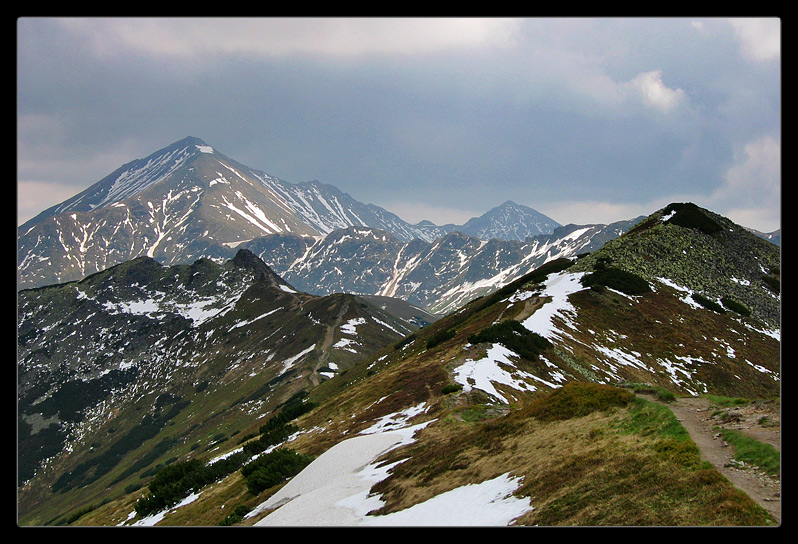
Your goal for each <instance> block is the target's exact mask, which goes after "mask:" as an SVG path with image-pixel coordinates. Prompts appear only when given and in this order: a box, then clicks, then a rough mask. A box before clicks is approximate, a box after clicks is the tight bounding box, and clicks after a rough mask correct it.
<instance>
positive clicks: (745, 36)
mask: <svg viewBox="0 0 798 544" xmlns="http://www.w3.org/2000/svg"><path fill="white" fill-rule="evenodd" d="M730 23H731V25H732V26H733V27H734V30H735V32H736V35H737V40H738V41H739V42H740V50H741V51H742V53H743V55H744V56H745V57H746V58H748V59H750V60H754V61H772V60H780V58H781V20H780V19H731V20H730Z"/></svg>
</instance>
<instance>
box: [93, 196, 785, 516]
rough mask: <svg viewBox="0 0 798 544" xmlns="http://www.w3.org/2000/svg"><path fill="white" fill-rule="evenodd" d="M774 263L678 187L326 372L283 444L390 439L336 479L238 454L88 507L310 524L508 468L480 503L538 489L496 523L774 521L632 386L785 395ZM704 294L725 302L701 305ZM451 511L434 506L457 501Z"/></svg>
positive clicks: (437, 498)
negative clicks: (163, 488) (211, 475)
mask: <svg viewBox="0 0 798 544" xmlns="http://www.w3.org/2000/svg"><path fill="white" fill-rule="evenodd" d="M718 227H720V228H718ZM709 256H711V257H712V259H713V260H714V261H716V262H708V260H707V258H708V257H709ZM638 257H639V258H638ZM779 262H780V257H779V252H778V248H777V247H776V246H773V245H772V244H770V243H768V242H766V241H764V240H761V239H759V238H757V237H755V236H754V235H752V234H750V233H747V232H745V231H744V229H741V228H739V227H737V226H736V225H734V224H732V223H731V222H728V221H727V220H725V219H723V218H721V217H718V216H716V215H715V214H711V213H710V212H708V211H706V210H702V209H699V208H697V207H694V206H692V205H683V204H674V205H671V206H669V207H666V208H664V209H663V210H659V211H657V212H655V213H654V214H652V215H651V216H649V217H648V218H646V219H645V220H644V221H642V222H641V223H640V224H639V225H638V227H637V228H634V229H631V230H630V231H629V232H628V233H626V234H625V235H623V236H621V237H618V238H616V239H615V240H613V241H612V242H610V243H608V244H606V245H605V246H604V247H602V248H601V249H598V250H596V251H594V252H593V253H591V254H589V255H585V256H582V257H580V258H579V259H574V260H572V259H556V260H552V261H549V262H547V263H546V264H544V265H543V266H541V267H538V268H537V269H535V270H533V271H532V272H530V273H528V274H525V275H524V276H522V277H520V278H518V279H517V280H515V281H513V282H512V283H509V284H507V285H505V286H504V287H502V288H501V289H499V290H497V291H495V292H493V293H492V294H490V295H487V296H484V297H482V298H480V299H477V300H474V301H472V302H470V303H469V304H467V305H465V306H463V307H462V308H461V309H459V310H458V311H456V312H453V313H450V314H449V315H447V316H446V317H444V318H442V319H440V320H438V321H436V322H435V323H433V324H431V325H428V326H427V327H424V328H422V329H420V330H418V331H416V332H414V333H412V334H410V335H408V336H406V337H405V338H404V339H403V340H401V341H399V342H396V343H394V344H392V345H389V346H386V347H385V348H384V349H382V350H381V351H380V352H378V353H375V354H374V355H373V356H371V357H369V358H367V359H365V360H363V361H362V362H360V363H357V364H355V365H354V366H352V367H351V368H350V369H349V370H348V372H346V373H340V374H339V375H337V376H336V377H334V378H332V379H330V380H326V381H323V382H321V383H320V384H319V385H318V386H317V387H315V388H314V389H312V390H311V391H310V392H309V396H308V399H309V400H310V401H312V402H313V403H314V404H315V405H316V407H315V408H314V409H313V410H312V411H310V412H309V413H306V414H304V415H302V416H301V417H299V418H297V419H296V420H295V423H296V425H297V426H298V428H299V432H297V433H296V434H294V435H292V436H291V437H290V438H289V439H287V440H285V441H284V442H282V443H281V447H282V448H290V449H292V450H294V451H298V452H301V453H302V454H305V455H309V456H311V457H313V458H316V459H322V455H323V454H325V453H326V452H331V451H333V447H334V446H336V445H348V444H350V443H351V444H355V443H356V442H354V443H353V442H350V441H349V439H350V438H352V439H356V438H358V437H360V438H363V437H365V436H375V437H382V438H384V439H385V440H387V442H384V444H385V445H383V447H382V448H381V449H380V448H378V450H377V451H376V452H374V453H373V454H369V455H367V456H365V457H357V458H355V459H350V460H349V461H350V462H349V463H348V464H351V465H353V466H357V467H358V469H357V471H355V472H353V473H348V472H345V473H343V474H335V475H333V474H329V473H326V475H327V476H328V477H327V478H325V480H324V484H325V485H326V486H327V487H325V485H321V486H319V487H312V486H311V487H306V488H304V489H303V490H300V491H299V492H295V491H292V490H296V487H295V486H291V487H289V485H286V486H285V487H283V486H282V484H280V485H275V486H273V487H271V488H269V489H265V490H263V491H262V492H258V493H255V494H252V493H248V492H247V491H246V484H245V479H244V478H243V476H242V475H241V474H240V473H238V472H237V473H235V474H232V475H230V476H229V477H228V478H225V479H224V480H222V481H219V482H218V483H216V484H212V485H211V486H209V487H208V488H207V489H203V490H202V491H200V492H198V493H197V495H196V496H193V497H192V498H193V502H190V503H189V504H186V505H185V506H182V507H180V508H177V509H174V510H173V511H170V512H169V513H167V514H164V516H163V517H154V518H151V519H149V520H148V519H142V518H136V517H128V515H129V514H131V512H132V511H133V505H134V504H135V502H136V501H137V500H138V498H139V497H141V496H142V495H143V494H142V493H127V494H124V495H122V496H119V497H118V498H117V499H116V500H114V501H111V502H109V503H107V504H105V505H102V506H99V507H97V508H96V509H95V510H93V511H92V512H91V513H90V514H86V515H85V516H83V517H82V518H81V519H80V520H79V521H80V523H84V524H116V523H134V522H138V523H159V524H162V525H171V524H178V525H179V524H209V525H212V524H217V523H220V522H222V521H223V519H225V517H226V515H227V514H226V512H228V511H229V510H230V509H233V508H234V507H235V506H236V505H239V506H241V507H243V510H242V512H249V513H248V514H241V515H239V516H238V517H237V518H235V519H237V521H236V523H239V524H242V525H252V524H255V523H258V524H260V523H264V524H265V523H268V522H269V520H270V519H279V518H271V516H270V513H271V512H272V511H275V512H280V510H281V509H283V508H286V506H288V508H286V510H285V512H290V511H291V510H295V509H296V510H299V511H300V513H301V515H302V516H303V517H302V518H301V519H303V520H308V523H312V522H314V521H316V520H320V521H323V520H325V519H330V518H325V517H323V516H327V515H332V514H333V513H335V514H338V513H340V514H341V515H343V516H344V519H354V520H355V523H359V524H379V523H383V522H384V523H391V522H393V521H394V520H397V521H396V523H398V524H404V523H405V522H399V521H398V520H400V519H401V517H399V512H404V513H405V515H407V516H410V521H411V522H412V520H413V519H414V518H413V517H412V515H413V512H415V511H416V510H414V509H413V507H416V509H417V510H418V511H424V508H431V507H433V506H434V505H435V504H436V503H437V504H440V503H441V502H443V503H444V504H446V505H447V506H448V505H451V504H452V503H449V502H445V500H450V497H451V496H458V495H457V493H458V492H459V493H461V494H460V495H459V496H461V497H463V498H461V499H459V500H461V501H465V500H466V498H465V496H464V495H463V494H464V493H465V492H466V490H470V491H477V490H479V489H483V487H484V488H486V489H489V488H491V486H492V485H494V484H497V483H502V487H501V492H500V493H498V492H497V493H494V494H488V495H484V494H483V495H482V496H478V497H475V496H473V495H471V496H470V497H469V499H468V500H469V501H474V502H469V503H468V504H476V505H478V506H479V505H482V507H483V509H484V510H487V509H490V508H494V507H495V506H497V505H498V504H514V505H518V504H519V503H520V504H522V506H524V508H523V509H521V510H520V511H517V512H516V513H515V514H513V516H511V518H508V519H506V520H504V521H501V522H500V523H501V524H506V523H511V522H512V523H516V524H520V525H591V526H596V525H643V526H654V525H709V526H712V525H727V526H729V525H767V524H771V523H773V521H772V520H770V519H769V518H768V516H767V514H766V513H765V512H764V511H763V510H762V509H761V508H758V507H757V506H756V504H755V503H753V501H752V500H751V499H750V498H749V497H746V496H745V495H743V494H742V493H740V492H739V490H735V489H734V488H733V487H732V486H731V485H730V484H729V483H728V481H726V480H725V479H723V478H722V477H720V476H719V475H718V474H717V473H716V472H714V471H713V470H712V469H711V468H708V467H707V466H706V465H705V464H704V463H703V462H702V461H701V459H700V458H699V456H698V454H697V452H696V450H695V448H694V444H693V443H692V442H691V441H690V440H689V438H687V437H686V435H685V433H684V430H683V429H681V427H680V426H679V423H678V421H676V420H675V418H673V416H672V414H669V412H668V411H667V409H660V408H657V407H656V406H654V405H652V404H651V403H649V402H645V401H642V400H639V399H635V396H634V395H632V394H631V393H629V392H628V391H626V390H625V388H624V387H623V386H627V385H629V384H637V383H645V384H650V385H648V386H647V387H649V388H653V387H657V388H660V389H664V390H667V391H670V392H672V393H675V394H677V395H694V394H704V393H709V394H712V395H725V396H729V397H735V398H737V397H745V398H751V399H772V398H773V397H774V396H778V395H779V394H780V340H779V336H780V330H779V327H780V323H779V322H778V321H776V322H774V321H773V319H772V313H773V308H774V307H778V306H779V305H780V301H779V295H778V294H777V293H776V292H777V291H778V283H779V277H780V273H779V268H778V267H779ZM686 272H689V274H690V275H691V276H692V277H694V278H693V279H694V281H693V282H692V283H690V284H686V283H683V282H684V281H685V279H686V278H687V277H688V276H687V275H685V273H686ZM722 276H725V277H722ZM765 277H767V278H770V279H764V278H765ZM731 278H734V279H731ZM734 286H739V287H740V290H737V288H736V287H734ZM727 289H728V290H729V291H728V292H727V291H726V290H727ZM691 292H693V293H697V294H701V293H703V296H704V297H706V299H717V300H723V299H725V302H722V303H719V304H718V305H717V306H715V305H711V304H706V303H705V304H706V305H701V304H699V303H697V302H695V300H696V299H693V298H692V297H691V296H689V295H690V294H691ZM729 295H732V296H733V298H734V299H735V300H738V301H742V300H745V307H746V308H747V309H748V310H749V311H743V310H742V308H741V307H740V306H738V305H735V304H732V303H731V302H730V301H729V298H728V296H729ZM698 300H704V299H701V298H700V297H698ZM724 304H725V305H728V306H725V307H724V306H723V305H724ZM731 308H734V310H732V309H731ZM680 429H681V431H680ZM392 433H393V434H392ZM402 433H404V434H403V436H404V437H405V438H402V439H399V438H397V434H402ZM391 448H394V449H391ZM367 449H368V448H366V447H365V446H364V447H363V448H360V449H358V448H354V449H351V450H348V451H349V452H350V455H353V456H357V455H359V454H360V453H367V452H366V451H365V450H367ZM224 451H225V452H233V451H235V446H234V445H232V444H231V445H230V446H228V447H227V448H226V449H224ZM196 457H201V455H199V454H197V455H196ZM364 466H365V467H366V468H365V469H364V470H363V471H360V468H362V467H364ZM308 468H309V469H310V467H308ZM342 470H344V469H343V467H342ZM311 473H312V471H310V470H309V472H308V474H311ZM333 476H338V477H341V479H342V481H344V482H346V483H347V485H354V482H356V481H360V480H359V478H365V479H366V483H367V485H366V487H367V489H368V490H369V491H370V494H368V493H367V491H366V490H363V491H362V492H359V493H358V492H356V491H354V489H355V488H354V487H351V488H338V487H333V485H332V483H331V482H332V480H333V479H334V478H333ZM297 481H298V482H299V481H302V482H305V483H304V484H303V485H307V484H308V480H306V479H302V480H297ZM310 484H313V482H312V481H311V482H310ZM505 484H506V485H505ZM507 486H509V487H507ZM300 487H301V486H300ZM281 488H282V489H286V492H285V493H282V494H279V492H280V489H281ZM346 489H350V490H352V491H351V493H352V495H351V496H348V495H346ZM357 489H360V488H359V487H358V488H357ZM492 489H495V488H492ZM289 491H290V492H289ZM338 492H343V493H344V495H343V496H341V497H340V498H338V499H336V500H335V501H334V503H335V504H327V502H326V501H325V500H324V499H325V498H331V497H335V496H336V493H338ZM272 496H274V497H276V498H279V497H282V498H284V499H285V500H282V501H281V502H279V503H277V504H275V503H274V502H270V498H271V497H272ZM222 506H224V507H225V508H224V509H222ZM457 506H458V503H457V499H455V503H454V507H455V508H456V507H457ZM460 506H461V507H462V508H465V507H466V506H467V505H466V504H462V505H460ZM275 507H277V510H274V508H275ZM433 512H436V511H435V510H433ZM446 512H448V510H447V511H446ZM446 512H444V511H441V510H437V519H438V520H444V521H445V520H446V519H459V518H447V517H446V516H447V513H446ZM394 514H396V516H397V517H392V516H393V515H394ZM415 519H428V518H415Z"/></svg>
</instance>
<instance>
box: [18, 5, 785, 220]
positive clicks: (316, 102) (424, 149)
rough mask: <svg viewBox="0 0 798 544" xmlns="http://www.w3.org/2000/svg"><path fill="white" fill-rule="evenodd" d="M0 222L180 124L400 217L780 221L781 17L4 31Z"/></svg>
mask: <svg viewBox="0 0 798 544" xmlns="http://www.w3.org/2000/svg"><path fill="white" fill-rule="evenodd" d="M17 61H18V64H17V93H18V94H17V149H18V159H17V165H18V170H17V187H18V224H21V223H22V222H24V221H25V220H27V219H29V218H30V217H32V216H33V215H35V214H36V213H38V212H40V211H42V210H44V209H46V208H47V207H49V206H51V205H53V204H56V203H59V202H61V201H63V200H65V199H66V198H68V197H70V196H73V195H74V194H76V193H77V192H79V191H81V190H82V189H85V188H86V187H88V186H89V185H92V184H93V183H95V182H97V181H99V180H100V179H101V178H103V177H105V176H106V175H108V174H109V173H111V172H112V171H113V170H115V169H116V168H118V167H119V166H121V165H122V164H124V163H126V162H129V161H131V160H133V159H137V158H142V157H145V156H147V155H149V154H150V153H152V152H154V151H157V150H159V149H161V148H163V147H165V146H167V145H169V144H171V143H173V142H175V141H177V140H180V139H182V138H184V137H186V136H196V137H199V138H201V139H203V140H205V142H206V143H208V144H209V145H211V146H213V147H215V148H217V149H218V150H219V151H220V152H221V153H224V154H225V155H227V156H229V157H231V158H233V159H235V160H238V161H239V162H242V163H244V164H246V165H247V166H250V167H252V168H255V169H258V170H262V171H264V172H267V173H269V174H271V175H273V176H276V177H279V178H281V179H283V180H285V181H288V182H291V183H299V182H302V181H308V180H313V179H316V180H319V181H321V182H324V183H329V184H332V185H335V186H336V187H338V188H339V189H340V190H342V191H344V192H346V193H349V194H350V195H351V196H352V197H354V198H355V199H357V200H359V201H361V202H365V203H373V204H376V205H378V206H381V207H383V208H386V209H387V210H389V211H392V212H394V213H396V214H397V215H399V216H400V217H402V218H403V219H405V220H407V221H410V222H417V221H420V220H422V219H428V220H431V221H433V222H434V223H437V224H444V223H449V222H453V223H463V222H465V221H466V220H467V219H468V218H470V217H473V216H477V215H481V214H482V213H484V212H486V211H488V210H489V209H490V208H493V207H495V206H498V205H500V204H501V203H503V202H504V201H506V200H513V201H514V202H517V203H518V204H523V205H525V206H529V207H532V208H534V209H536V210H538V211H540V212H542V213H544V214H546V215H548V216H549V217H551V218H552V219H554V220H556V221H558V222H559V223H562V224H567V223H609V222H612V221H618V220H623V219H629V218H632V217H635V216H637V215H647V214H649V213H652V212H654V211H656V210H657V209H659V208H661V207H663V206H665V205H666V204H668V203H670V202H675V201H676V202H684V201H691V202H695V203H696V204H698V205H700V206H703V207H706V208H709V209H711V210H713V211H716V212H718V213H721V214H723V215H726V216H728V217H729V218H731V219H732V220H734V221H736V222H737V223H739V224H742V225H744V226H748V227H752V228H755V229H758V230H761V231H766V232H770V231H773V230H776V229H778V228H780V205H781V21H780V20H779V19H764V18H757V19H748V20H742V19H721V18H710V19H691V18H664V19H653V18H644V19H632V18H621V19H613V18H597V19H594V18H566V19H546V18H518V19H498V18H488V19H476V18H467V19H444V18H432V19H425V18H411V19H393V18H380V19H368V18H356V19H347V18H321V19H313V18H300V19H282V18H264V19H261V18H245V19H234V18H224V19H209V18H188V19H171V18H156V19H139V18H118V19H99V18H90V19H74V18H67V19H59V18H22V19H19V20H18V21H17Z"/></svg>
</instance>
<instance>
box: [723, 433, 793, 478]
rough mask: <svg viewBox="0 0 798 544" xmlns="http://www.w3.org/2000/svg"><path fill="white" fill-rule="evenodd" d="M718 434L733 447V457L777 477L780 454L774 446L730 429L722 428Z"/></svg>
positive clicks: (779, 466) (779, 471)
mask: <svg viewBox="0 0 798 544" xmlns="http://www.w3.org/2000/svg"><path fill="white" fill-rule="evenodd" d="M720 434H721V436H722V438H723V440H725V441H726V442H728V443H729V444H730V445H731V446H732V448H734V458H735V459H736V460H737V461H742V462H744V463H747V464H749V465H755V466H757V467H759V468H761V469H762V470H764V471H765V472H766V473H767V474H769V475H770V476H774V477H779V475H780V473H781V454H780V453H779V451H778V450H776V448H774V447H773V446H771V445H770V444H765V443H763V442H760V441H759V440H755V439H753V438H750V437H748V436H745V435H744V434H742V433H739V432H737V431H734V430H731V429H723V430H721V431H720Z"/></svg>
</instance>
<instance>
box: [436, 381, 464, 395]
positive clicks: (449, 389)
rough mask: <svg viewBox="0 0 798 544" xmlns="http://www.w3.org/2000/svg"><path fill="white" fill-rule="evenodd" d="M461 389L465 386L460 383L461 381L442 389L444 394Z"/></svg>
mask: <svg viewBox="0 0 798 544" xmlns="http://www.w3.org/2000/svg"><path fill="white" fill-rule="evenodd" d="M461 389H463V386H462V385H460V384H459V383H450V384H448V385H444V386H443V389H441V393H443V394H444V395H448V394H449V393H457V392H458V391H460V390H461Z"/></svg>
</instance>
